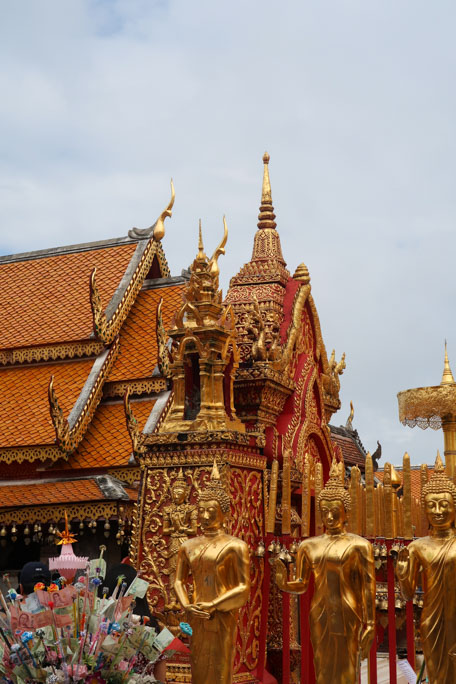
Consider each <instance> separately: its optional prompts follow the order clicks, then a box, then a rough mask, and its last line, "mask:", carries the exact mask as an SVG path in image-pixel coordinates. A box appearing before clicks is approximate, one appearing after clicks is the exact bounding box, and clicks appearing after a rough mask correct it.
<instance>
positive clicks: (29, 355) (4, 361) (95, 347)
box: [0, 341, 104, 366]
mask: <svg viewBox="0 0 456 684" xmlns="http://www.w3.org/2000/svg"><path fill="white" fill-rule="evenodd" d="M103 349H104V344H103V343H102V342H93V341H90V342H89V341H86V342H65V344H46V345H42V346H37V347H23V348H21V349H3V350H0V365H2V366H8V365H15V364H22V363H33V362H36V361H56V360H59V359H77V358H84V357H90V356H98V354H101V352H102V351H103Z"/></svg>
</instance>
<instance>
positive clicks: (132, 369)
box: [109, 285, 185, 381]
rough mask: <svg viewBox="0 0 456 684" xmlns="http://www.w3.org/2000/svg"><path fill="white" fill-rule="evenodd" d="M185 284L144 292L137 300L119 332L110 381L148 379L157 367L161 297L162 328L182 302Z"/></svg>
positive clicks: (168, 324) (167, 326)
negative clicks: (157, 324)
mask: <svg viewBox="0 0 456 684" xmlns="http://www.w3.org/2000/svg"><path fill="white" fill-rule="evenodd" d="M184 288H185V286H184V285H175V286H172V287H162V288H159V289H156V290H143V291H141V292H140V293H139V295H138V296H137V298H136V302H135V303H134V305H133V307H132V309H131V311H130V313H129V315H128V317H127V320H126V321H125V323H124V324H123V326H122V330H121V333H120V351H119V355H118V357H117V359H116V361H115V363H114V368H113V369H112V371H111V373H110V375H109V380H110V381H116V380H134V379H137V378H144V377H150V376H151V375H152V372H153V370H154V368H155V366H156V365H157V339H156V334H155V326H156V321H157V315H156V314H157V306H158V303H159V302H160V298H162V297H163V307H162V315H163V323H164V325H165V328H166V329H168V328H169V327H170V326H171V321H172V318H173V316H174V314H175V313H176V310H177V308H178V306H179V304H180V303H181V302H182V292H183V291H184Z"/></svg>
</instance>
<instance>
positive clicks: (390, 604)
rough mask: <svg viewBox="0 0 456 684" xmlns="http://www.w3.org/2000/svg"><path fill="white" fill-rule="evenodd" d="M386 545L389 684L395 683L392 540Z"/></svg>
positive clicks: (394, 609)
mask: <svg viewBox="0 0 456 684" xmlns="http://www.w3.org/2000/svg"><path fill="white" fill-rule="evenodd" d="M386 545H387V547H388V559H387V561H386V564H387V565H386V568H387V581H388V650H389V673H390V684H397V675H396V673H397V666H396V608H395V605H394V603H395V600H396V597H395V595H394V563H393V559H392V558H391V556H390V553H389V552H390V548H391V546H392V542H386Z"/></svg>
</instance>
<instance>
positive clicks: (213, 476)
mask: <svg viewBox="0 0 456 684" xmlns="http://www.w3.org/2000/svg"><path fill="white" fill-rule="evenodd" d="M211 480H220V473H219V469H218V466H217V461H216V459H215V458H214V464H213V466H212V473H211Z"/></svg>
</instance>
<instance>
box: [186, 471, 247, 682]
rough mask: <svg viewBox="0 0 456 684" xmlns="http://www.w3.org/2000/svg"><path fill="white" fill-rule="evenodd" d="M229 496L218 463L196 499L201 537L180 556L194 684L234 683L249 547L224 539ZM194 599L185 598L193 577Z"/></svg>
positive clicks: (227, 536)
mask: <svg viewBox="0 0 456 684" xmlns="http://www.w3.org/2000/svg"><path fill="white" fill-rule="evenodd" d="M229 510H230V497H229V496H228V494H227V492H226V490H225V488H224V486H223V484H222V482H221V481H220V475H219V472H218V468H217V465H216V463H215V462H214V467H213V470H212V474H211V478H210V480H209V484H208V485H207V486H206V487H205V488H204V489H203V490H202V492H201V494H200V496H199V499H198V519H199V524H200V526H201V529H202V532H203V534H202V535H201V536H199V537H193V538H192V539H188V541H186V542H184V543H183V544H182V546H181V547H180V549H179V553H178V556H177V569H176V580H175V583H174V589H175V592H176V595H177V597H178V599H179V601H180V603H181V605H182V607H183V608H184V610H185V611H186V612H187V615H188V621H189V623H190V625H191V627H192V630H193V635H192V644H191V651H190V661H191V668H192V682H193V684H207V683H208V682H211V684H231V681H232V672H233V660H234V652H235V638H236V625H237V617H238V613H239V609H240V608H241V607H242V606H243V605H244V604H245V603H246V602H247V599H248V597H249V591H250V568H249V550H248V546H247V544H246V543H245V542H244V541H242V540H241V539H238V538H237V537H232V536H231V535H228V534H225V532H224V529H223V523H224V521H225V518H226V515H227V514H228V512H229ZM190 575H191V576H192V577H191V579H192V581H193V596H192V597H191V598H190V597H189V596H188V593H187V581H188V578H189V576H190Z"/></svg>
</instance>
